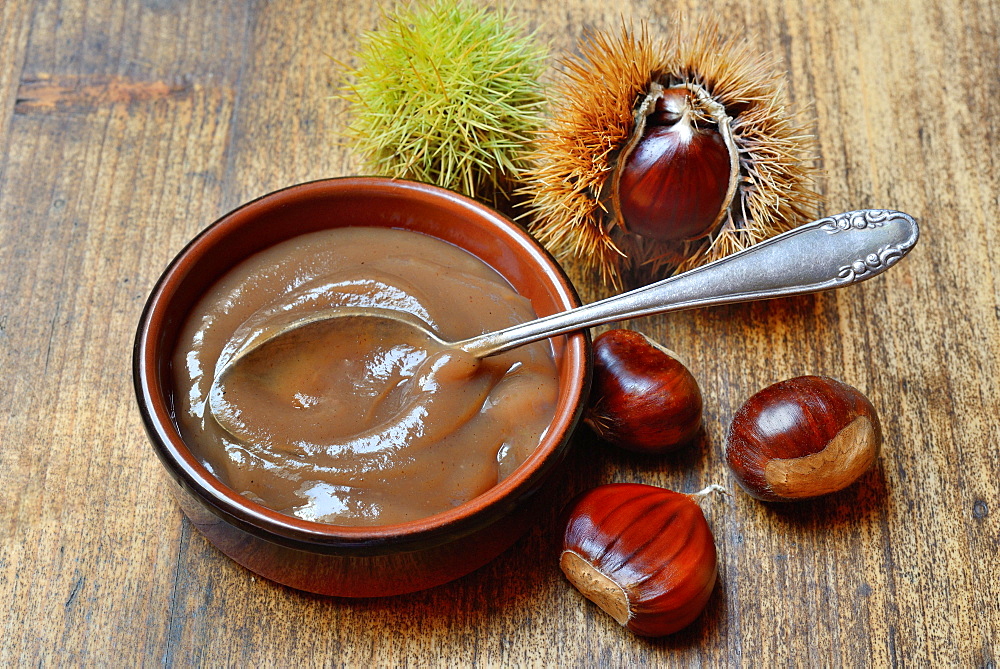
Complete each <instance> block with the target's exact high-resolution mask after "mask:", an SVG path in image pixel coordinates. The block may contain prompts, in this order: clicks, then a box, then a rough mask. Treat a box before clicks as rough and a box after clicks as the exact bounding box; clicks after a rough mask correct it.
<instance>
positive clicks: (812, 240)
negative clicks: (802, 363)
mask: <svg viewBox="0 0 1000 669" xmlns="http://www.w3.org/2000/svg"><path fill="white" fill-rule="evenodd" d="M919 234H920V232H919V229H918V227H917V223H916V221H915V220H913V218H912V217H910V216H908V215H907V214H904V213H902V212H899V211H889V210H883V209H866V210H862V211H850V212H847V213H843V214H837V215H836V216H830V217H828V218H822V219H820V220H818V221H812V222H811V223H806V224H805V225H801V226H799V227H797V228H795V229H794V230H789V231H788V232H785V233H783V234H780V235H778V236H776V237H772V238H770V239H767V240H765V241H763V242H760V243H759V244H756V245H755V246H752V247H750V248H748V249H745V250H743V251H739V252H737V253H734V254H732V255H730V256H727V257H725V258H722V259H721V260H717V261H716V262H713V263H711V264H709V265H704V266H703V267H698V268H695V269H693V270H691V271H689V272H685V273H683V274H678V275H677V276H674V277H671V278H669V279H664V280H663V281H659V282H657V283H654V284H651V285H649V286H644V287H642V288H638V289H636V290H632V291H629V292H627V293H623V294H621V295H616V296H614V297H609V298H607V299H604V300H601V301H599V302H594V303H592V304H587V305H584V306H582V307H577V308H576V309H571V310H570V311H564V312H561V313H558V314H553V315H552V316H548V317H545V318H539V319H538V320H534V321H529V322H527V323H523V324H521V325H515V326H513V327H510V328H507V329H505V330H499V331H497V332H490V333H486V334H484V335H480V336H478V337H473V338H471V339H466V340H465V341H461V342H458V343H457V344H455V345H456V346H457V347H459V348H462V349H463V350H466V351H469V352H470V353H473V354H475V355H477V356H485V355H493V354H494V353H502V352H503V351H506V350H509V349H512V348H515V347H517V346H521V345H523V344H529V343H531V342H533V341H538V340H540V339H545V338H547V337H552V336H555V335H559V334H564V333H567V332H572V331H574V330H580V329H582V328H587V327H591V326H594V325H600V324H602V323H608V322H611V321H617V320H625V319H629V318H638V317H640V316H650V315H653V314H660V313H665V312H668V311H680V310H682V309H691V308H694V307H709V306H715V305H719V304H729V303H731V302H749V301H753V300H764V299H768V298H772V297H783V296H787V295H802V294H805V293H815V292H819V291H823V290H829V289H831V288H839V287H841V286H846V285H849V284H852V283H858V282H860V281H864V280H866V279H870V278H871V277H873V276H875V275H877V274H881V273H882V272H884V271H885V270H887V269H888V268H889V267H892V266H893V265H894V264H895V263H896V262H898V261H899V259H900V258H902V257H903V256H904V255H906V253H907V252H909V250H910V249H912V248H913V246H914V245H915V244H916V243H917V238H918V236H919Z"/></svg>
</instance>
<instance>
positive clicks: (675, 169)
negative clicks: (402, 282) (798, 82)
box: [525, 21, 817, 288]
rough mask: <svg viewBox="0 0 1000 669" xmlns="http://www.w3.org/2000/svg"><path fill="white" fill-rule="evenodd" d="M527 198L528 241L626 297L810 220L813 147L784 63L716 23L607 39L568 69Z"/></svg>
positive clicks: (592, 44)
mask: <svg viewBox="0 0 1000 669" xmlns="http://www.w3.org/2000/svg"><path fill="white" fill-rule="evenodd" d="M550 97H551V99H552V103H551V106H552V108H553V109H552V112H551V114H550V119H549V122H548V125H547V127H546V128H545V129H543V131H542V133H541V134H540V136H539V138H538V141H537V147H538V148H537V150H536V151H535V153H534V157H533V165H534V166H533V168H532V169H531V171H530V175H529V179H528V186H527V187H526V188H525V194H526V195H527V196H528V200H529V202H528V207H529V209H530V215H531V216H530V218H529V227H530V229H531V230H532V232H533V233H534V234H535V236H536V237H538V239H539V240H540V241H542V243H543V244H545V245H546V246H547V247H548V248H549V250H550V251H552V252H553V253H554V254H555V255H556V256H557V257H559V258H574V259H576V260H577V261H578V262H580V263H581V264H582V265H583V266H584V269H585V270H588V271H596V272H598V273H599V274H600V275H601V276H602V277H603V279H604V280H605V282H607V283H608V284H610V285H611V286H613V287H616V288H617V287H621V286H622V285H623V284H624V283H646V282H648V281H650V280H653V279H657V278H662V277H663V276H664V275H667V274H670V273H673V272H677V271H683V270H686V269H690V268H692V267H695V266H698V265H702V264H705V263H707V262H710V261H712V260H716V259H718V258H721V257H723V256H725V255H728V254H730V253H733V252H735V251H738V250H740V249H743V248H747V247H748V246H751V245H753V244H755V243H757V242H759V241H761V240H763V239H765V238H767V237H770V236H773V235H775V234H778V233H780V232H783V231H785V230H788V229H790V228H792V227H795V226H796V225H799V224H800V223H802V222H804V221H805V220H807V219H808V218H811V215H812V213H813V209H814V207H815V204H816V201H817V195H816V193H815V192H814V190H813V189H812V187H811V181H812V173H813V168H812V162H813V154H814V140H813V138H812V137H811V136H810V135H809V133H808V132H807V131H806V129H805V128H804V127H803V124H802V123H801V122H799V121H797V120H796V118H795V117H794V116H793V115H792V114H791V113H789V112H788V110H787V107H786V104H785V99H784V95H783V91H782V76H781V74H780V71H779V70H778V68H777V67H776V64H775V62H774V61H773V60H772V59H771V58H769V57H768V56H765V55H763V54H761V53H759V52H758V51H757V50H756V49H755V48H754V47H753V46H752V44H751V42H750V41H749V40H747V39H744V38H743V37H742V36H727V35H723V33H722V32H721V31H720V29H719V27H718V26H717V25H716V24H714V23H700V24H689V23H686V22H683V21H679V22H678V23H677V26H676V29H675V30H674V31H673V32H672V33H671V34H670V35H668V36H667V37H666V38H664V39H653V38H651V37H650V36H649V34H648V32H647V30H646V29H642V30H640V31H639V32H638V33H636V32H633V31H632V30H631V29H629V28H623V29H622V31H621V33H620V34H618V35H613V34H609V33H596V34H594V35H592V36H591V38H590V40H589V41H588V42H587V43H586V44H584V45H583V46H582V48H581V52H580V54H579V55H578V56H570V57H567V58H566V59H565V60H564V63H563V68H562V74H561V78H560V79H559V80H558V81H557V82H556V83H555V85H554V86H553V94H552V95H551V96H550Z"/></svg>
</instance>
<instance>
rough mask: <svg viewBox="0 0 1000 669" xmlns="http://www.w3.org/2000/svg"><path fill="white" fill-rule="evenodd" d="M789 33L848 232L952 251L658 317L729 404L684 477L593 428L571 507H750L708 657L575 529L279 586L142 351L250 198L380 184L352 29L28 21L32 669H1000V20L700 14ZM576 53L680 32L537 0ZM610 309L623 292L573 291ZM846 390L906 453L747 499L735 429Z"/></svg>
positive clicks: (20, 238) (27, 658)
mask: <svg viewBox="0 0 1000 669" xmlns="http://www.w3.org/2000/svg"><path fill="white" fill-rule="evenodd" d="M681 8H682V9H684V10H685V11H687V12H689V13H691V14H693V15H700V14H709V13H711V14H718V15H720V16H724V17H726V25H727V27H728V28H731V29H733V30H736V31H747V32H748V33H752V34H754V35H756V39H757V41H758V43H759V45H760V47H761V48H762V49H764V50H768V51H773V52H775V53H776V54H778V55H779V56H780V57H781V58H782V60H783V61H784V63H785V66H786V67H787V69H788V91H789V97H790V99H791V100H792V102H793V104H794V105H796V106H798V107H800V108H803V109H806V110H807V113H808V114H809V115H810V117H811V118H812V119H813V123H814V130H815V132H816V134H817V137H818V138H819V144H820V151H821V156H820V161H821V167H822V170H823V175H824V176H823V181H822V184H821V186H822V190H823V193H824V195H825V197H826V204H825V207H826V211H828V212H831V213H832V212H835V211H841V210H846V209H853V208H859V207H890V208H898V209H903V210H905V211H907V212H909V213H911V214H913V215H915V216H917V217H918V218H919V219H920V221H921V223H922V226H923V237H922V240H921V243H920V244H919V245H918V247H917V248H916V250H915V251H914V252H913V253H912V254H911V256H910V257H909V258H908V259H906V260H905V261H904V262H902V263H901V264H900V265H899V266H898V267H896V268H894V269H893V270H892V271H891V272H890V273H889V274H887V275H886V276H885V277H883V278H881V279H878V280H875V281H872V282H869V283H865V284H863V285H861V286H857V287H854V288H851V289H849V290H845V291H841V292H837V293H829V294H823V295H818V296H812V297H802V298H795V299H786V300H777V301H772V302H768V303H758V304H752V305H742V306H730V307H720V308H715V309H710V310H705V311H699V312H689V313H682V314H677V315H673V316H670V317H661V318H652V319H646V320H644V321H641V322H637V323H633V324H632V326H634V327H637V328H640V329H642V330H643V331H645V332H646V333H647V334H649V335H651V336H653V337H655V338H656V339H658V340H660V341H661V342H663V343H664V344H666V345H667V346H669V347H670V348H672V349H674V350H677V351H678V352H679V353H681V354H682V355H683V356H684V357H685V358H686V359H687V360H688V361H689V363H690V367H691V369H692V371H693V372H694V374H695V376H696V377H697V378H698V380H699V382H700V383H701V387H702V390H703V393H704V396H705V407H706V408H705V423H706V430H705V435H704V438H703V439H702V441H701V443H700V445H699V447H698V448H696V449H691V450H690V451H687V452H684V453H682V454H679V455H676V456H672V457H668V458H663V457H659V458H654V457H641V456H636V455H634V454H628V453H624V452H617V451H614V450H612V449H610V448H608V447H607V446H606V445H604V444H601V443H599V442H598V441H597V440H596V439H595V438H594V437H593V436H592V435H591V434H590V433H589V432H588V431H587V430H586V429H581V430H580V431H579V433H578V436H577V438H576V440H575V442H576V443H575V448H574V453H573V455H572V462H571V463H570V468H569V471H568V473H567V475H566V477H565V478H564V479H563V480H562V481H561V482H560V484H559V490H558V498H559V499H560V500H568V499H569V498H570V496H572V495H573V494H575V493H576V492H578V491H581V490H583V489H586V488H588V487H591V486H593V485H597V484H600V483H605V482H612V481H637V482H643V483H650V484H656V485H663V486H667V487H670V488H673V489H676V490H681V491H693V490H697V489H700V488H702V487H703V486H704V485H707V484H709V483H722V484H724V485H725V486H727V487H729V488H732V489H734V495H733V497H732V499H731V500H729V501H714V502H710V503H708V504H706V506H705V510H706V516H707V518H708V521H709V524H710V526H711V527H712V528H713V531H714V532H715V536H716V543H717V546H718V551H719V560H720V577H719V583H718V586H717V589H716V593H715V594H714V595H713V597H712V599H711V600H710V602H709V605H708V609H707V610H706V612H705V614H704V615H703V616H702V617H701V618H700V619H699V620H698V621H697V622H696V623H695V624H694V625H693V626H692V627H691V628H689V629H687V630H685V631H682V632H681V633H679V634H676V635H673V636H671V637H667V638H664V639H659V640H644V639H638V638H635V637H633V636H631V635H630V634H629V633H627V632H625V631H624V630H622V629H620V628H618V626H617V625H616V624H614V622H613V621H612V620H610V619H609V618H608V617H607V616H605V615H604V614H603V613H602V612H600V611H599V610H598V609H597V608H596V607H595V606H593V605H592V604H590V603H589V602H586V601H585V600H583V598H582V597H581V596H580V595H579V594H578V593H576V592H575V591H574V590H572V588H570V587H569V586H568V584H567V583H566V582H565V580H564V579H563V577H562V576H561V574H560V572H559V569H558V566H557V561H556V558H555V550H556V535H557V533H558V524H557V511H558V509H555V508H554V509H553V510H552V512H551V513H550V514H548V516H547V517H544V518H541V519H539V522H538V524H537V526H536V527H534V528H533V529H532V530H531V531H530V532H529V533H528V535H527V536H525V538H524V539H522V540H521V541H520V542H519V543H518V544H516V545H515V546H514V548H513V549H511V550H510V551H508V552H507V553H505V554H504V555H503V556H501V557H500V558H499V559H497V560H496V561H494V562H493V563H491V564H490V565H488V566H486V567H484V568H483V569H481V570H479V571H478V572H476V573H474V574H472V575H470V576H468V577H466V578H464V579H461V580H459V581H457V582H455V583H452V584H449V585H446V586H443V587H440V588H437V589H434V590H430V591H427V592H422V593H416V594H413V595H408V596H405V597H398V598H391V599H384V600H363V601H342V600H336V599H327V598H321V597H314V596H311V595H306V594H302V593H298V592H295V591H292V590H289V589H287V588H284V587H281V586H277V585H274V584H272V583H269V582H267V581H263V580H261V579H258V578H255V577H254V576H253V575H252V574H251V573H249V572H248V571H246V570H244V569H243V568H241V567H239V566H237V565H236V564H234V563H232V562H231V561H229V560H228V559H227V558H225V557H224V556H222V555H221V553H219V552H218V551H216V550H215V549H214V548H212V547H211V546H210V545H209V544H208V543H207V542H206V541H205V540H204V539H203V538H202V537H201V536H200V535H199V534H197V532H195V531H194V530H193V529H192V528H191V526H190V524H189V523H188V522H187V521H186V520H185V519H184V518H183V517H182V515H181V514H180V512H179V511H178V509H177V508H176V506H175V505H174V503H173V501H172V500H171V499H170V498H169V495H168V492H167V486H166V484H165V483H164V481H163V478H162V477H163V474H162V473H161V470H160V466H159V464H158V463H157V462H156V460H155V458H154V457H153V454H152V451H151V449H150V448H149V446H148V444H147V442H146V440H145V436H144V434H143V429H142V426H141V423H140V420H139V417H138V412H137V411H136V408H135V406H134V400H133V397H132V390H131V382H130V368H129V362H130V353H131V344H132V337H133V333H134V329H135V326H136V323H137V321H138V318H139V314H140V311H141V308H142V304H143V300H144V299H145V297H146V296H147V294H148V292H149V290H150V289H151V287H152V285H153V283H154V281H155V280H156V277H157V276H158V274H159V273H160V271H161V270H162V269H163V268H164V266H165V265H166V263H167V262H168V261H169V260H170V258H171V257H172V256H173V255H174V254H175V253H176V252H177V251H178V250H179V249H180V248H181V247H182V246H183V245H184V244H185V243H186V241H187V240H188V239H190V238H191V237H192V236H193V235H194V234H196V233H197V232H198V231H199V230H201V229H202V228H203V227H204V226H205V225H207V224H208V223H210V222H211V221H212V220H214V219H215V218H217V217H218V216H220V215H221V214H223V213H225V212H226V211H227V210H229V209H231V208H232V207H234V206H236V205H238V204H239V203H241V202H243V201H245V200H247V199H250V198H252V197H255V196H257V195H260V194H263V193H265V192H267V191H270V190H274V189H276V188H280V187H282V186H286V185H289V184H292V183H296V182H300V181H305V180H309V179H315V178H320V177H325V176H337V175H344V174H351V173H354V172H355V171H357V169H358V168H357V165H356V163H355V161H354V158H353V157H352V156H351V155H350V153H349V152H348V150H347V147H345V146H344V145H343V144H342V143H341V142H340V141H339V140H338V132H339V131H340V130H341V129H342V128H343V125H344V122H345V119H344V116H343V109H342V106H341V105H340V104H339V103H338V102H337V101H336V100H334V99H332V98H331V96H333V95H334V93H335V91H336V86H337V78H338V70H337V67H336V65H335V63H334V60H347V59H349V58H350V51H351V49H352V47H353V46H354V45H355V44H356V39H357V35H358V33H359V31H361V30H365V29H370V28H372V27H374V25H375V24H376V22H377V20H378V16H379V12H378V10H377V9H376V8H374V7H368V6H366V5H363V4H361V3H351V2H346V1H334V2H320V1H319V0H303V1H302V2H285V3H278V2H263V1H254V0H250V1H247V2H238V1H237V0H220V1H219V2H214V3H204V2H194V1H193V0H142V1H139V0H118V1H114V2H112V1H111V0H91V1H89V2H85V1H83V0H62V1H61V2H55V1H53V0H48V1H46V0H4V1H3V2H2V3H0V368H2V369H3V372H4V374H3V376H2V377H0V490H2V491H3V495H2V501H0V601H3V602H6V603H7V605H6V606H5V607H4V610H3V613H2V614H0V665H4V666H12V665H51V664H88V665H94V664H97V665H108V664H113V665H118V664H123V665H140V664H141V665H153V664H163V665H168V666H175V665H176V666H185V665H189V664H206V665H211V666H216V665H224V666H245V665H262V664H277V665H283V666H307V665H331V664H332V665H400V664H409V665H427V664H448V665H467V664H484V665H490V664H510V665H521V664H536V665H560V666H594V665H600V666H625V665H626V664H655V665H677V666H690V665H705V666H771V665H810V666H838V665H843V666H968V667H996V666H997V663H998V660H1000V578H998V576H997V575H998V574H1000V483H998V481H1000V451H998V444H1000V418H998V416H1000V384H998V383H997V378H998V376H1000V254H997V253H996V252H995V250H994V249H996V248H997V246H998V244H1000V239H998V237H1000V231H998V225H997V220H998V218H1000V196H998V193H1000V149H998V148H997V147H998V142H1000V130H998V129H997V124H996V123H995V119H997V118H1000V75H998V71H1000V69H998V68H1000V6H998V5H997V3H995V2H993V1H992V0H966V1H964V2H959V1H958V0H942V1H940V2H939V1H936V0H934V1H932V0H900V1H898V2H888V1H885V2H882V1H878V2H877V1H874V0H868V1H864V0H861V1H857V0H819V1H817V2H811V1H808V0H759V1H755V2H750V1H749V0H723V1H720V2H714V3H708V2H698V1H691V2H686V3H682V6H681ZM514 11H515V12H516V13H517V14H518V15H520V16H523V17H524V18H525V19H526V20H527V21H528V23H529V25H530V26H531V27H532V28H533V29H535V30H537V31H538V35H539V38H540V39H544V40H547V41H549V42H550V43H551V44H552V48H553V51H554V52H555V53H559V52H564V51H567V50H572V49H573V48H574V45H575V44H576V42H577V41H578V40H579V39H580V38H582V36H583V35H584V33H585V31H586V30H589V29H604V28H615V27H617V25H618V23H619V21H620V20H621V17H622V16H624V17H625V18H626V19H631V20H634V21H636V22H638V21H640V20H645V21H648V22H649V24H650V26H651V27H652V28H653V29H654V30H663V29H668V28H669V25H670V22H671V15H670V14H669V13H668V11H667V10H664V9H663V8H662V5H661V3H652V2H646V1H643V0H631V1H626V2H625V3H624V4H620V5H614V6H613V3H608V2H603V1H598V0H565V1H564V2H559V3H546V2H543V1H542V0H522V1H521V2H519V3H516V4H515V5H514ZM568 270H569V272H570V274H571V276H572V277H573V279H574V281H575V282H576V283H577V285H578V287H579V288H580V291H581V293H582V294H583V295H584V296H585V298H587V299H593V298H595V297H598V296H600V295H603V294H605V291H604V290H603V289H602V288H601V287H599V286H596V285H593V284H592V283H590V282H589V281H590V279H589V277H587V276H584V275H583V273H582V272H580V271H579V270H578V268H575V267H572V266H570V267H568ZM807 373H808V374H825V375H830V376H834V377H837V378H840V379H842V380H843V381H845V382H847V383H850V384H851V385H854V386H856V387H858V388H859V389H861V390H863V391H865V392H866V394H867V395H868V396H869V397H870V398H871V399H872V402H873V403H874V405H875V407H876V409H877V410H878V411H879V414H880V416H881V418H882V421H883V426H884V430H885V434H886V436H887V439H886V445H885V448H884V452H883V454H882V455H881V457H880V459H879V461H878V464H877V466H876V467H875V469H874V470H873V471H872V472H870V473H869V474H867V475H866V476H865V477H864V478H863V479H862V482H861V483H860V484H859V485H857V486H855V487H853V488H851V489H849V490H847V491H845V492H843V493H840V494H838V495H836V496H834V497H831V498H828V499H824V500H820V501H815V502H806V503H803V504H797V505H794V506H774V505H765V504H760V503H758V502H755V501H754V500H752V499H751V498H749V497H748V496H747V495H745V494H743V493H742V492H741V491H738V490H735V487H736V484H735V481H734V480H733V479H732V477H731V476H730V475H729V474H728V472H727V470H726V468H725V466H724V464H723V459H722V448H723V439H724V431H725V428H726V426H727V425H728V423H729V420H730V419H731V417H732V415H733V414H734V413H735V411H736V409H737V408H738V407H739V405H740V404H741V403H742V402H743V400H745V399H746V398H747V397H749V396H750V395H751V394H753V393H754V392H755V391H756V390H758V389H760V388H762V387H764V386H766V385H768V384H770V383H773V382H775V381H779V380H781V379H784V378H788V377H790V376H794V375H798V374H807Z"/></svg>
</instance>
